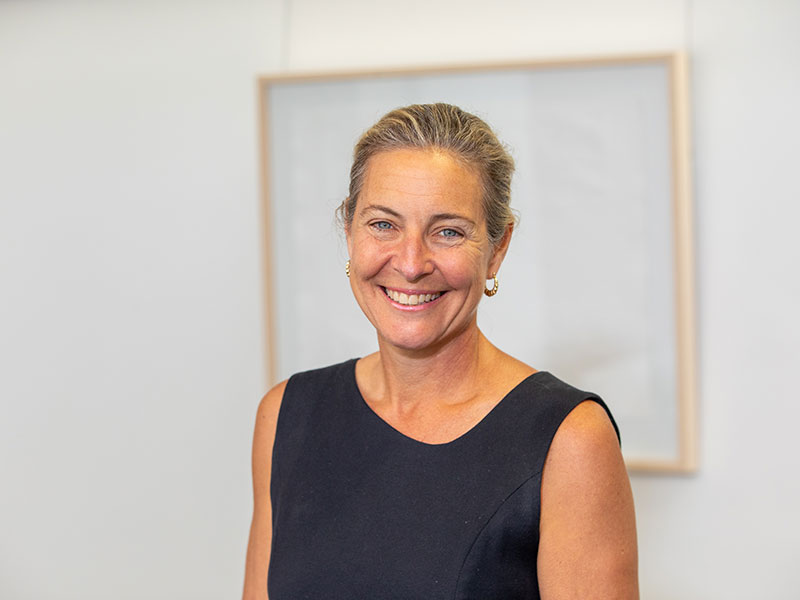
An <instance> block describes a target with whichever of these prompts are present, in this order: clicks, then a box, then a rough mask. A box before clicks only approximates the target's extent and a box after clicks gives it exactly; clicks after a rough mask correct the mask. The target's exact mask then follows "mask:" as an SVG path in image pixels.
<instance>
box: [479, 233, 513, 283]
mask: <svg viewBox="0 0 800 600" xmlns="http://www.w3.org/2000/svg"><path fill="white" fill-rule="evenodd" d="M512 233H514V224H513V223H509V224H508V225H506V230H505V232H504V233H503V237H502V238H500V241H499V242H498V243H497V245H496V246H495V247H494V252H493V254H492V258H491V260H490V261H489V272H488V273H487V274H486V279H491V278H492V276H493V275H495V274H496V273H497V272H498V271H500V265H501V264H503V259H504V258H505V257H506V252H508V244H509V243H511V234H512Z"/></svg>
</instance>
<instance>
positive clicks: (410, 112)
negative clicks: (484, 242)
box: [338, 103, 515, 245]
mask: <svg viewBox="0 0 800 600" xmlns="http://www.w3.org/2000/svg"><path fill="white" fill-rule="evenodd" d="M408 148H417V149H420V150H440V151H444V152H447V153H448V154H450V155H451V156H452V157H453V158H455V159H456V160H458V161H460V162H462V163H464V164H465V165H466V166H467V167H468V168H471V169H475V171H476V172H477V173H478V174H479V176H480V179H481V183H482V186H483V198H482V204H483V212H484V215H485V217H486V229H487V232H488V236H489V241H490V242H491V243H492V245H497V244H498V243H499V242H500V240H501V239H502V238H503V235H504V233H505V231H506V228H507V227H508V226H509V225H511V224H512V223H514V221H515V219H514V213H513V212H512V211H511V207H510V202H511V176H512V175H513V173H514V159H513V158H511V155H510V154H509V153H508V151H507V150H506V148H505V147H504V146H503V144H502V143H501V142H500V141H499V140H498V139H497V136H496V135H495V134H494V132H493V131H492V129H491V128H490V127H489V125H487V124H486V123H485V122H484V121H483V120H482V119H480V118H478V117H476V116H475V115H473V114H470V113H468V112H466V111H464V110H461V109H460V108H458V107H457V106H453V105H451V104H444V103H437V104H412V105H410V106H406V107H403V108H398V109H395V110H393V111H391V112H389V113H387V114H386V115H384V116H383V117H382V118H381V119H380V120H379V121H378V122H377V123H375V125H373V126H372V127H370V128H369V129H368V130H367V131H366V132H364V134H363V135H362V136H361V139H359V140H358V143H357V144H356V146H355V149H354V151H353V165H352V167H351V168H350V194H349V196H348V197H347V199H346V200H345V201H344V202H342V204H341V206H340V207H339V209H338V212H339V217H340V219H341V220H342V222H343V223H344V226H345V229H349V228H350V225H351V224H352V222H353V215H354V214H355V208H356V202H357V201H358V195H359V193H360V192H361V188H362V186H363V185H364V177H365V175H366V172H367V168H368V166H369V159H370V158H372V157H373V156H375V155H376V154H378V153H380V152H387V151H391V150H400V149H408Z"/></svg>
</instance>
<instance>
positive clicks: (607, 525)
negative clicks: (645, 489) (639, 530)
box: [538, 401, 638, 600]
mask: <svg viewBox="0 0 800 600" xmlns="http://www.w3.org/2000/svg"><path fill="white" fill-rule="evenodd" d="M541 495H542V499H541V519H540V545H539V559H538V571H539V582H540V588H541V593H542V598H543V599H545V598H546V599H550V600H552V599H558V598H620V599H623V598H624V599H635V598H638V575H637V548H636V524H635V517H634V510H633V496H632V494H631V489H630V482H629V480H628V475H627V471H626V470H625V463H624V462H623V459H622V454H621V452H620V448H619V442H618V440H617V436H616V432H615V430H614V427H613V425H612V424H611V421H610V419H609V417H608V414H607V413H606V411H605V409H604V408H603V407H602V406H600V405H599V404H597V403H596V402H592V401H586V402H583V403H581V404H579V405H578V406H577V407H576V408H575V409H574V410H573V411H572V412H571V413H570V414H569V415H568V416H567V418H566V419H564V421H563V423H562V424H561V426H560V427H559V429H558V431H557V432H556V435H555V437H554V439H553V442H552V444H551V446H550V451H549V453H548V455H547V460H546V462H545V469H544V473H543V474H542V490H541Z"/></svg>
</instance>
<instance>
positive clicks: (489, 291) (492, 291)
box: [483, 273, 500, 298]
mask: <svg viewBox="0 0 800 600" xmlns="http://www.w3.org/2000/svg"><path fill="white" fill-rule="evenodd" d="M492 279H494V287H492V289H489V288H484V289H483V293H484V294H486V295H487V296H489V298H491V297H492V296H494V295H495V294H496V293H497V288H498V287H499V286H500V284H499V283H498V282H497V273H494V274H493V275H492Z"/></svg>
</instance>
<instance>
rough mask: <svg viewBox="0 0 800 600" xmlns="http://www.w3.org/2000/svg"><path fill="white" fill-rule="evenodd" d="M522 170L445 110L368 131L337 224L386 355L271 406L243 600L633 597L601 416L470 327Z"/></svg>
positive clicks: (627, 498) (276, 392)
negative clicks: (516, 176) (513, 187)
mask: <svg viewBox="0 0 800 600" xmlns="http://www.w3.org/2000/svg"><path fill="white" fill-rule="evenodd" d="M512 172H513V161H512V159H511V157H510V156H509V155H508V153H507V152H506V151H505V149H504V148H503V146H502V144H501V143H500V142H499V141H498V140H497V138H496V137H495V135H494V133H493V132H492V131H491V129H490V128H489V127H488V125H486V123H484V122H483V121H482V120H480V119H478V118H477V117H475V116H474V115H470V114H468V113H465V112H464V111H461V110H460V109H458V108H457V107H454V106H451V105H445V104H430V105H413V106H409V107H406V108H403V109H398V110H396V111H392V112H391V113H389V114H387V115H386V116H385V117H383V118H382V119H381V120H380V121H379V122H378V123H377V124H376V125H375V126H373V127H372V128H371V129H370V130H368V131H367V132H366V133H365V134H364V136H362V138H361V140H360V141H359V143H358V144H357V146H356V150H355V158H354V162H353V167H352V169H351V182H350V195H349V197H348V198H347V200H346V201H345V202H344V203H343V204H342V207H341V218H342V221H343V224H344V229H345V235H346V237H347V247H348V251H349V253H350V260H349V261H348V264H347V266H346V272H347V276H348V277H349V278H350V285H351V288H352V290H353V295H354V296H355V299H356V301H357V302H358V304H359V306H360V307H361V309H362V311H363V312H364V314H365V315H366V317H367V319H369V321H370V323H372V325H373V326H374V328H375V330H376V333H377V337H378V347H379V351H378V352H376V353H374V354H371V355H369V356H365V357H363V358H361V359H359V360H351V361H348V362H345V363H341V364H338V365H334V366H331V367H326V368H322V369H317V370H314V371H308V372H305V373H300V374H297V375H295V376H293V377H291V378H290V379H289V380H288V381H284V382H282V383H281V384H279V385H278V386H276V387H275V388H273V389H272V390H270V392H269V393H268V394H267V395H266V396H265V397H264V399H263V400H262V402H261V405H260V407H259V412H258V417H257V423H256V431H255V437H254V445H253V482H254V498H255V507H254V514H253V522H252V526H251V532H250V544H249V547H248V556H247V570H246V578H245V591H244V596H245V598H264V597H266V595H267V593H268V594H269V597H270V598H272V600H280V599H284V598H286V599H291V598H342V599H344V598H348V599H350V598H404V599H412V598H420V599H423V598H424V599H426V600H430V599H435V598H443V599H444V598H448V599H452V598H455V599H466V598H481V599H483V600H491V599H497V600H500V599H503V600H509V599H515V598H518V599H534V598H550V599H558V598H576V597H578V598H585V597H598V598H636V597H638V591H637V588H638V585H637V574H636V573H637V567H636V533H635V525H634V516H633V503H632V499H631V493H630V487H629V484H628V480H627V475H626V472H625V468H624V465H623V462H622V457H621V454H620V451H619V445H618V437H617V432H616V425H615V424H614V422H613V419H612V418H611V415H610V413H609V412H608V410H607V408H606V406H605V404H604V403H603V402H602V400H600V398H598V397H597V396H595V395H593V394H591V393H588V392H582V391H580V390H578V389H576V388H573V387H571V386H569V385H567V384H566V383H564V382H562V381H560V380H558V379H556V378H555V377H554V376H552V375H550V374H549V373H547V372H544V371H537V370H536V369H534V368H532V367H531V366H529V365H526V364H524V363H522V362H520V361H518V360H516V359H514V358H513V357H511V356H509V355H507V354H505V353H504V352H502V351H501V350H499V349H498V348H496V347H495V346H493V345H492V344H491V343H490V342H489V341H488V340H487V339H486V338H485V337H484V336H483V334H482V333H481V332H480V330H479V328H478V325H477V310H478V305H479V303H480V301H481V299H482V297H483V295H484V294H486V295H487V296H491V295H493V294H494V293H495V292H496V291H497V288H498V284H497V273H498V271H499V270H500V266H501V264H502V262H503V258H504V257H505V254H506V251H507V249H508V246H509V242H510V239H511V234H512V232H513V225H514V221H513V216H512V214H511V211H510V208H509V200H510V182H511V174H512ZM487 280H491V281H493V282H494V284H493V286H492V289H491V290H487V289H486V287H485V285H486V281H487Z"/></svg>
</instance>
